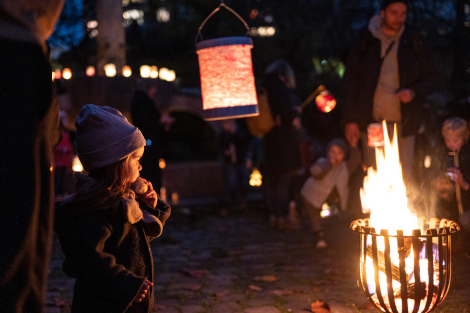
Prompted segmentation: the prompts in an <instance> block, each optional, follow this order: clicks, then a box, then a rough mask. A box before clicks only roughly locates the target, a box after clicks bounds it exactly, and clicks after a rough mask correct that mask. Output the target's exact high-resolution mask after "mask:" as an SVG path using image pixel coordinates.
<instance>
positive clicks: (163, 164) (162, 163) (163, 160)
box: [158, 159, 166, 169]
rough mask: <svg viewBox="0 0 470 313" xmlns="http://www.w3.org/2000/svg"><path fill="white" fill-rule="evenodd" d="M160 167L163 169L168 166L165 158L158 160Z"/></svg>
mask: <svg viewBox="0 0 470 313" xmlns="http://www.w3.org/2000/svg"><path fill="white" fill-rule="evenodd" d="M158 167H160V168H162V169H163V168H165V167H166V163H165V159H160V160H158Z"/></svg>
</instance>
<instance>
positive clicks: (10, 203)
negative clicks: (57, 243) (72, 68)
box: [0, 0, 65, 313]
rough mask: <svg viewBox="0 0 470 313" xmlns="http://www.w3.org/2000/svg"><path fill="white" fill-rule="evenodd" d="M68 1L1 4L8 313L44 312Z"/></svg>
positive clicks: (0, 229)
mask: <svg viewBox="0 0 470 313" xmlns="http://www.w3.org/2000/svg"><path fill="white" fill-rule="evenodd" d="M64 2H65V0H46V1H34V0H0V55H1V58H0V116H1V117H2V121H1V123H0V134H1V136H0V147H1V148H0V164H1V165H0V251H1V253H0V312H5V313H11V312H15V313H16V312H18V313H19V312H32V313H34V312H43V309H44V303H45V299H44V297H45V293H46V282H47V271H48V267H49V257H50V252H51V248H52V238H53V237H52V230H53V203H54V167H53V157H54V148H55V146H56V145H57V144H58V143H59V140H60V130H59V105H58V103H57V101H55V100H54V97H53V92H52V81H51V73H52V70H51V67H50V64H49V48H48V45H47V43H46V39H47V38H48V37H49V36H50V35H51V34H52V32H53V30H54V25H55V24H56V22H57V20H58V18H59V15H60V12H61V11H62V7H63V5H64Z"/></svg>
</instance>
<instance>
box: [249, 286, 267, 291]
mask: <svg viewBox="0 0 470 313" xmlns="http://www.w3.org/2000/svg"><path fill="white" fill-rule="evenodd" d="M248 288H249V289H251V290H254V291H261V290H263V288H261V287H258V286H255V285H249V286H248Z"/></svg>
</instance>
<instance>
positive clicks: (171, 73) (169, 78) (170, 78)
mask: <svg viewBox="0 0 470 313" xmlns="http://www.w3.org/2000/svg"><path fill="white" fill-rule="evenodd" d="M175 79H176V73H175V71H173V70H169V71H168V73H167V75H166V80H167V81H169V82H173V81H175Z"/></svg>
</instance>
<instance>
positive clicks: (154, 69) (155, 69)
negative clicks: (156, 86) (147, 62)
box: [150, 65, 158, 78]
mask: <svg viewBox="0 0 470 313" xmlns="http://www.w3.org/2000/svg"><path fill="white" fill-rule="evenodd" d="M157 77H158V67H156V66H155V65H153V66H151V67H150V78H157Z"/></svg>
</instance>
